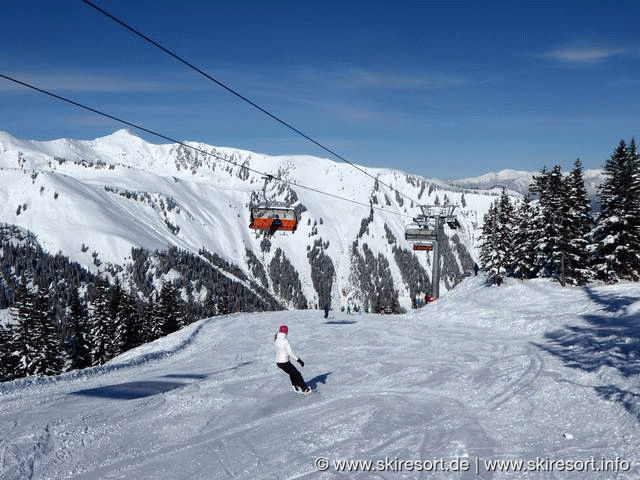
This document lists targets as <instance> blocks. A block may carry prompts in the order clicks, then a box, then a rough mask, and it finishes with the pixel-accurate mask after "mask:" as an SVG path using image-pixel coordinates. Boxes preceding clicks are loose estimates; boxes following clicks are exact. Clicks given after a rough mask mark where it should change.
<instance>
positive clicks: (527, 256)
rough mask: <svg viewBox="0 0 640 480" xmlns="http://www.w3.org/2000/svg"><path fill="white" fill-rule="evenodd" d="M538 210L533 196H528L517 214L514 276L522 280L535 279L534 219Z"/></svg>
mask: <svg viewBox="0 0 640 480" xmlns="http://www.w3.org/2000/svg"><path fill="white" fill-rule="evenodd" d="M535 216H536V209H535V207H534V206H533V204H532V200H531V196H530V195H526V196H525V198H524V200H523V202H522V204H521V205H520V207H519V208H518V209H517V211H516V212H515V225H516V228H515V231H514V237H513V240H514V241H513V244H514V245H513V274H514V276H515V277H517V278H520V279H523V280H524V279H527V278H534V277H535V274H536V271H537V270H536V268H535V266H534V259H535V246H536V235H535V230H534V219H535Z"/></svg>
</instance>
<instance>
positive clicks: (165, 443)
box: [0, 277, 640, 480]
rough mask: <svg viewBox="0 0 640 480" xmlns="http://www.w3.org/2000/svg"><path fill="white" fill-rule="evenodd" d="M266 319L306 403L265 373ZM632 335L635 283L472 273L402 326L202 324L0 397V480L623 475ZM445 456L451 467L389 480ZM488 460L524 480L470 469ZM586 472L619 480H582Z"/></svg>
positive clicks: (628, 442) (639, 462)
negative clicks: (586, 284)
mask: <svg viewBox="0 0 640 480" xmlns="http://www.w3.org/2000/svg"><path fill="white" fill-rule="evenodd" d="M281 322H282V323H286V324H288V325H289V329H290V330H289V331H290V333H289V337H290V340H291V342H292V344H293V346H294V348H295V349H296V350H297V351H298V353H299V354H300V355H301V357H302V358H303V359H304V361H305V367H304V368H303V369H302V372H303V374H304V376H305V379H307V380H308V381H309V383H310V384H312V385H313V386H314V387H315V388H316V390H317V391H316V392H315V393H314V394H312V395H311V396H309V397H303V396H301V395H295V394H294V393H293V392H292V391H291V389H290V387H289V385H288V379H287V378H286V376H285V375H284V374H283V373H282V372H280V371H279V370H278V369H277V368H276V367H275V365H274V364H273V348H272V340H273V335H274V333H275V331H276V330H277V326H278V325H279V324H280V323H281ZM639 322H640V291H639V290H638V285H637V284H621V285H617V286H598V287H592V288H588V289H582V288H560V287H559V286H558V285H557V284H555V283H551V282H549V281H546V280H544V281H543V280H535V281H529V282H525V283H521V282H518V281H508V282H507V284H506V285H505V286H502V287H484V286H483V285H482V279H481V277H477V278H470V279H467V280H465V281H464V282H463V283H462V284H461V285H460V286H459V287H458V288H456V289H454V290H452V291H450V292H448V293H447V294H446V295H444V296H443V297H442V298H441V299H440V300H439V301H438V302H437V303H435V304H433V305H429V306H427V307H425V308H423V309H421V310H419V311H414V312H411V313H409V314H407V315H403V316H377V315H372V314H371V315H367V314H356V315H347V314H346V313H340V312H335V313H332V315H331V316H330V318H329V319H328V320H326V319H324V318H323V315H322V314H321V313H320V312H317V311H289V312H271V313H259V314H235V315H231V316H227V317H218V318H213V319H208V320H203V321H200V322H198V323H195V324H193V325H191V326H189V327H187V328H186V329H184V330H182V331H180V332H177V333H176V334H174V335H171V336H169V337H167V338H164V339H161V340H158V341H157V342H154V343H153V344H150V345H145V346H142V347H140V348H139V349H136V350H134V351H131V352H129V353H127V354H125V355H124V356H121V357H118V358H116V359H114V360H113V361H112V362H111V363H109V364H107V365H105V366H103V367H100V368H97V369H94V370H87V371H85V372H82V373H75V374H67V375H64V376H61V377H56V378H52V379H43V380H42V381H34V380H28V379H27V380H19V381H15V382H12V383H8V384H4V385H1V386H0V478H2V479H3V480H14V479H20V480H22V479H83V480H94V479H95V480H97V479H136V480H142V479H189V480H195V479H252V480H253V479H294V478H314V479H329V478H345V479H347V478H348V479H352V478H356V479H358V478H367V479H368V478H375V479H397V478H403V479H405V478H446V479H449V478H451V479H461V478H466V479H472V478H473V479H476V478H482V479H489V478H491V479H502V478H523V477H524V478H535V479H549V478H554V479H564V478H580V479H584V478H598V479H612V478H615V479H619V478H620V479H637V478H640V473H639V467H640V448H639V447H638V445H639V442H640V423H639V419H640V407H639V405H640V396H639V394H638V374H639V373H640V356H638V350H639V347H640V327H639V326H638V324H639ZM321 457H322V458H323V459H327V460H328V461H329V468H328V469H327V470H326V471H322V472H320V471H319V470H318V469H317V468H316V466H315V464H316V463H318V464H319V465H320V466H322V462H323V460H317V459H318V458H321ZM457 459H460V460H459V461H460V462H462V463H460V464H461V465H466V464H465V463H464V462H463V461H466V462H468V465H469V467H468V469H467V471H460V472H454V471H448V472H443V471H438V472H435V473H434V472H425V471H423V472H417V471H407V469H406V468H404V469H403V471H392V470H393V468H394V466H395V468H396V470H397V468H398V467H399V465H400V463H399V462H406V461H420V462H426V465H422V467H423V468H426V467H429V466H430V464H429V463H428V462H429V461H431V462H438V461H440V460H442V461H444V463H441V464H440V465H441V466H444V467H447V468H449V466H450V465H451V464H450V463H449V462H453V461H456V460H457ZM496 459H503V460H522V461H524V462H529V463H525V464H524V467H527V466H528V467H529V468H533V469H535V470H536V471H535V473H534V472H532V471H530V472H529V473H528V474H527V475H526V476H525V475H524V474H523V473H522V472H513V471H511V472H506V471H495V472H490V471H487V470H486V468H485V462H489V461H491V460H496ZM603 459H604V461H605V462H609V463H606V465H607V466H608V468H609V470H612V469H613V468H614V467H615V466H621V467H628V471H608V472H594V471H593V468H600V467H601V465H602V461H603ZM340 460H353V461H357V460H362V461H372V462H374V463H373V466H377V467H383V468H386V470H387V471H377V472H375V473H374V472H363V471H351V472H347V471H345V472H337V471H336V469H335V467H334V465H335V464H334V463H333V462H336V461H340ZM387 460H388V462H389V463H385V462H387ZM378 461H380V462H382V463H381V464H378V465H376V463H377V462H378ZM394 462H395V463H394ZM545 462H546V463H545ZM558 462H565V464H563V465H564V468H561V467H558V465H560V464H559V463H558ZM568 462H573V463H572V465H574V467H575V466H581V465H582V469H583V471H579V472H576V471H573V472H568V471H562V470H563V469H564V470H566V465H569V463H568ZM578 462H583V463H582V464H580V463H578ZM616 462H617V463H616ZM626 462H628V463H626ZM404 465H405V467H406V465H407V464H404ZM431 467H432V468H433V467H434V465H431ZM476 467H479V469H478V473H479V475H477V474H476ZM550 467H552V468H553V471H550V470H549V468H550ZM410 468H411V467H410ZM559 468H560V470H559ZM361 470H362V469H361ZM618 470H620V469H619V468H618Z"/></svg>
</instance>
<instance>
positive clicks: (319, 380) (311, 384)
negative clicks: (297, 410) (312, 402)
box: [306, 372, 333, 390]
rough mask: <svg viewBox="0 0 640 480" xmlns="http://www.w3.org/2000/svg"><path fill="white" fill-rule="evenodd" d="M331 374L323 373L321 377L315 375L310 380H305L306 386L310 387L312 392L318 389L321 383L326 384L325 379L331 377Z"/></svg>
mask: <svg viewBox="0 0 640 480" xmlns="http://www.w3.org/2000/svg"><path fill="white" fill-rule="evenodd" d="M332 373H333V372H329V373H323V374H322V375H316V376H315V377H313V378H312V379H311V380H307V382H306V383H307V385H308V386H309V387H311V389H312V390H315V389H316V388H317V387H318V384H319V383H321V384H323V385H325V384H326V383H327V377H328V376H329V375H331V374H332Z"/></svg>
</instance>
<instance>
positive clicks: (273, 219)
mask: <svg viewBox="0 0 640 480" xmlns="http://www.w3.org/2000/svg"><path fill="white" fill-rule="evenodd" d="M250 211H251V222H250V223H249V228H252V229H254V230H264V231H268V232H269V233H275V232H277V231H284V232H295V231H296V229H297V228H298V223H299V221H300V218H299V216H298V214H297V212H296V211H295V209H294V208H293V207H290V206H288V205H286V204H284V203H274V202H271V203H262V204H259V205H253V206H251V207H250Z"/></svg>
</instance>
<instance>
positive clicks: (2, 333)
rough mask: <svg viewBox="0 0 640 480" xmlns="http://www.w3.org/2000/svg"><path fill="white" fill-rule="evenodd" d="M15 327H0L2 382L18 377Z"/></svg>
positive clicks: (0, 374) (0, 369)
mask: <svg viewBox="0 0 640 480" xmlns="http://www.w3.org/2000/svg"><path fill="white" fill-rule="evenodd" d="M13 328H14V327H13V326H12V325H8V326H6V327H5V328H3V327H2V326H1V325H0V382H6V381H8V380H13V379H14V378H15V375H16V367H17V357H16V356H15V355H14V351H15V349H14V345H13Z"/></svg>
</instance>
